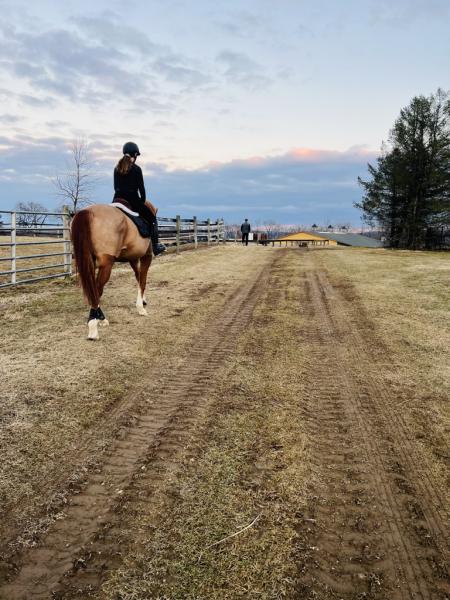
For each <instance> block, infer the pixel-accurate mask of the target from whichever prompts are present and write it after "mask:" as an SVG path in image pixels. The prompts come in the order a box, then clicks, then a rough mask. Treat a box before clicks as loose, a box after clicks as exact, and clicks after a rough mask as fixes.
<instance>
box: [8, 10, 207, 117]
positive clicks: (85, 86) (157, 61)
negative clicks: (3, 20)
mask: <svg viewBox="0 0 450 600" xmlns="http://www.w3.org/2000/svg"><path fill="white" fill-rule="evenodd" d="M0 55H1V56H2V57H3V58H2V60H1V62H0V66H1V68H2V69H3V70H4V71H7V72H8V73H10V74H11V75H12V76H13V77H15V78H16V79H18V80H22V81H24V82H26V83H27V84H28V85H29V86H30V88H32V89H33V90H36V92H37V93H33V94H23V95H22V101H23V102H28V103H29V104H33V103H34V105H35V106H38V105H41V106H43V105H44V102H45V101H44V100H42V101H41V98H40V94H42V93H43V94H46V95H47V96H48V95H49V96H51V97H52V98H60V99H66V100H69V101H70V102H78V103H80V102H81V103H83V104H87V105H89V106H94V107H95V106H99V105H104V104H105V103H108V104H111V103H112V102H114V101H117V102H121V101H123V100H124V99H125V100H126V101H127V105H128V106H130V107H135V106H139V105H140V103H141V102H140V101H136V99H137V98H138V99H142V98H146V99H147V107H148V108H150V109H151V110H156V111H169V110H172V109H173V108H174V107H173V104H172V103H171V102H170V101H169V99H168V96H167V92H166V94H164V92H161V91H158V88H159V87H160V86H159V83H160V82H163V81H166V82H167V81H169V82H171V83H172V84H175V85H176V86H177V87H178V88H179V91H180V92H185V91H186V88H189V89H194V88H198V87H199V86H202V85H205V84H209V83H211V81H212V79H211V76H210V75H209V74H208V73H207V72H206V71H205V70H202V68H200V66H199V65H198V64H197V61H194V60H193V59H190V58H189V57H185V56H181V55H178V54H176V53H174V52H173V51H171V49H170V48H169V47H168V46H165V45H160V44H155V43H153V42H152V41H151V40H150V39H149V38H148V36H147V35H146V34H145V33H143V32H141V31H139V30H138V29H135V28H133V27H129V26H126V25H124V24H123V23H122V22H121V20H120V18H119V16H118V15H115V13H112V12H108V13H104V14H103V15H100V16H98V17H90V18H88V17H77V18H73V19H71V21H70V26H69V27H59V28H52V29H44V30H40V31H39V30H37V31H36V30H23V29H21V28H20V27H14V26H5V25H3V26H1V27H0Z"/></svg>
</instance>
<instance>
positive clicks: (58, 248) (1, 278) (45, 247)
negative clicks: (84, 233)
mask: <svg viewBox="0 0 450 600" xmlns="http://www.w3.org/2000/svg"><path fill="white" fill-rule="evenodd" d="M10 241H11V239H10V237H9V236H0V242H1V243H3V244H5V243H9V242H10ZM16 241H17V242H18V243H19V244H25V243H26V244H27V245H23V246H22V245H19V246H17V249H16V256H17V257H21V256H24V257H25V256H27V257H28V256H29V257H31V258H23V259H22V258H18V259H16V269H32V268H35V267H46V266H47V267H49V268H42V269H41V268H39V269H38V270H36V271H32V272H26V273H17V280H18V281H22V280H25V279H30V278H32V277H33V278H34V277H44V276H47V275H56V274H57V273H62V272H63V271H64V266H63V265H64V257H63V256H49V257H43V258H32V256H33V255H34V254H58V253H61V252H64V247H65V246H64V242H63V241H62V240H61V241H59V242H58V243H55V242H57V238H55V237H48V238H45V237H37V236H18V237H17V240H16ZM30 243H31V245H28V244H30ZM10 256H11V248H10V247H8V246H0V258H8V257H10ZM53 265H61V266H59V267H57V268H56V267H53ZM50 266H51V267H52V268H50ZM10 269H11V262H10V261H9V260H5V261H3V260H2V261H0V271H9V270H10ZM10 281H11V275H0V284H2V283H9V282H10Z"/></svg>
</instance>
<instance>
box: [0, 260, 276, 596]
mask: <svg viewBox="0 0 450 600" xmlns="http://www.w3.org/2000/svg"><path fill="white" fill-rule="evenodd" d="M276 256H277V255H276V254H275V253H274V254H273V255H272V256H269V257H268V260H267V261H266V263H267V264H266V265H265V266H264V267H263V268H262V270H260V269H256V270H255V271H254V272H253V274H252V276H251V278H250V279H249V280H247V282H246V284H245V286H239V287H238V289H237V290H236V291H235V292H234V293H233V294H232V295H231V296H230V297H229V298H228V299H227V302H226V304H225V306H223V307H221V309H220V313H217V314H216V315H215V316H214V317H213V318H212V319H210V320H207V321H206V322H205V323H204V329H203V330H202V331H200V332H199V335H198V337H199V339H200V340H201V344H199V345H196V346H195V347H194V348H192V350H191V351H190V353H189V356H188V357H187V358H186V359H185V360H184V361H183V363H182V364H181V365H180V366H179V367H178V369H177V371H176V372H173V373H172V375H171V376H170V375H168V376H166V377H165V378H164V379H163V380H160V382H159V393H156V394H154V395H153V396H152V399H151V403H150V405H149V407H148V410H147V411H146V412H145V413H143V414H140V415H139V416H137V417H136V418H135V420H134V422H133V423H132V424H131V425H130V426H129V427H128V428H126V429H123V430H122V432H121V437H120V439H117V440H116V441H115V442H114V443H113V444H112V446H111V447H110V448H109V451H108V454H107V456H106V459H105V460H104V462H103V464H102V465H101V466H99V468H98V469H97V472H96V473H94V474H92V475H90V476H89V478H88V480H87V482H86V483H85V485H84V486H83V489H82V490H81V491H80V492H79V493H78V494H77V495H75V496H74V497H72V498H69V499H68V506H67V508H66V510H65V511H64V518H63V519H61V520H57V521H56V522H55V523H54V525H53V526H52V527H51V528H50V530H49V531H48V534H47V535H46V537H45V539H44V540H42V542H41V543H40V544H39V547H37V548H32V549H30V550H29V551H28V552H26V553H24V554H22V555H19V556H16V557H15V559H14V561H15V569H16V570H17V575H16V576H15V577H13V578H12V581H11V582H9V583H7V584H6V585H3V587H1V588H0V597H1V598H4V599H5V600H6V599H7V600H29V599H33V600H38V599H47V598H59V597H63V596H61V592H58V588H60V587H64V577H65V576H67V574H70V575H71V579H70V588H71V589H72V590H73V589H75V590H76V589H77V586H78V583H77V573H79V576H80V577H81V579H82V582H80V584H79V585H82V587H83V589H84V590H89V589H92V590H96V589H98V587H99V585H100V583H101V581H102V574H103V572H104V571H105V570H107V569H111V568H112V567H113V566H115V565H116V564H117V562H118V557H120V554H121V551H120V535H119V534H118V531H120V522H117V521H116V520H115V517H114V514H113V511H112V509H113V507H114V506H115V505H116V504H117V501H118V499H119V500H120V496H121V495H122V494H124V492H126V491H127V488H129V487H130V485H132V482H133V479H134V478H135V477H136V475H138V474H140V471H141V469H145V468H146V467H145V466H144V464H143V463H144V461H145V459H146V458H148V456H149V455H150V454H155V453H156V454H157V459H158V460H161V459H164V458H166V459H167V456H168V455H170V451H171V449H172V448H173V447H179V446H180V445H182V443H183V442H182V440H183V433H184V432H186V431H187V430H188V429H189V427H190V424H191V422H192V421H193V420H195V414H196V412H198V411H199V410H201V409H202V408H204V406H205V405H206V404H207V402H208V389H209V386H210V385H211V379H212V377H213V374H214V372H215V371H216V370H217V369H218V367H219V365H220V364H221V362H223V360H224V358H225V357H226V356H227V355H228V354H229V353H230V352H231V351H233V349H234V348H235V346H236V340H237V338H238V336H239V334H240V333H241V332H242V329H243V328H244V327H245V326H246V325H247V324H248V322H249V319H250V317H251V314H252V311H253V308H254V306H255V304H256V303H257V300H258V297H259V293H260V291H261V290H262V289H264V286H265V283H266V280H267V276H268V272H269V270H270V265H271V264H272V263H273V261H274V260H275V259H276ZM166 469H167V465H166ZM155 471H156V472H157V471H158V466H157V464H156V462H155V461H154V462H153V472H152V477H153V479H154V484H155V486H157V483H158V477H157V474H155ZM149 502H150V503H151V499H150V500H149ZM105 532H108V537H109V538H111V539H112V540H113V541H112V542H110V543H108V540H107V539H105ZM96 539H100V540H101V542H100V543H101V548H102V550H101V551H97V552H94V541H95V540H96ZM97 546H98V544H97ZM88 564H89V570H86V566H87V565H88Z"/></svg>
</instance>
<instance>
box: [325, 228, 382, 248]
mask: <svg viewBox="0 0 450 600" xmlns="http://www.w3.org/2000/svg"><path fill="white" fill-rule="evenodd" d="M317 235H319V236H322V237H323V238H324V239H329V240H334V241H335V242H337V243H338V244H339V245H340V246H357V247H360V248H383V243H382V242H380V240H376V239H375V238H371V237H368V236H367V235H361V234H359V233H336V232H331V233H328V231H319V232H318V233H317Z"/></svg>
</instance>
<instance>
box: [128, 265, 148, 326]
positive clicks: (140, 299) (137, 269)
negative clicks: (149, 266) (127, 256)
mask: <svg viewBox="0 0 450 600" xmlns="http://www.w3.org/2000/svg"><path fill="white" fill-rule="evenodd" d="M130 265H131V268H132V269H133V271H134V275H135V277H136V281H137V284H138V292H137V298H136V308H137V311H138V313H139V314H140V315H142V316H146V315H147V311H146V310H145V308H144V296H143V294H142V291H141V283H140V276H141V266H140V261H139V259H138V260H130Z"/></svg>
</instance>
